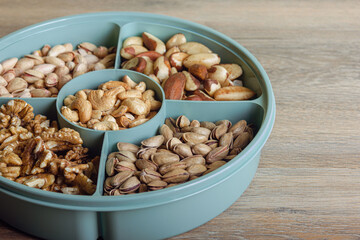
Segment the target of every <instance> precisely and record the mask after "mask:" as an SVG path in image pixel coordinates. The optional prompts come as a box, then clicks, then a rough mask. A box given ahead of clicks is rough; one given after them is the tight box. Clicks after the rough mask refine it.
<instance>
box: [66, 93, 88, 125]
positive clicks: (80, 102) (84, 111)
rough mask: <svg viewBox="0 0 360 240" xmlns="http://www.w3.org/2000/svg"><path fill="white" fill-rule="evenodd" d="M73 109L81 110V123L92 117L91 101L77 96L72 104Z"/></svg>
mask: <svg viewBox="0 0 360 240" xmlns="http://www.w3.org/2000/svg"><path fill="white" fill-rule="evenodd" d="M71 109H76V110H78V111H79V119H80V122H81V123H84V124H85V123H86V122H87V121H89V120H90V119H91V115H92V106H91V102H90V101H88V100H85V99H83V98H76V99H75V100H74V101H73V102H72V104H71Z"/></svg>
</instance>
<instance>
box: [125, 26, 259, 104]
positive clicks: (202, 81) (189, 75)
mask: <svg viewBox="0 0 360 240" xmlns="http://www.w3.org/2000/svg"><path fill="white" fill-rule="evenodd" d="M120 55H121V57H122V58H123V60H124V61H123V62H122V64H121V67H122V68H123V69H129V70H134V71H137V72H141V73H144V74H146V75H148V76H150V77H151V78H152V79H154V80H155V81H156V82H158V83H159V84H161V85H162V87H163V89H164V92H165V97H166V99H174V100H193V101H215V100H216V101H237V100H248V99H251V98H253V97H255V95H256V93H255V92H254V91H252V90H251V89H249V88H246V87H243V84H242V81H241V80H239V79H238V78H239V77H240V76H241V75H242V73H243V70H242V68H241V66H240V65H238V64H235V63H220V62H221V59H220V57H219V55H218V54H216V53H213V52H212V51H211V50H210V49H209V48H208V47H207V46H205V45H204V44H202V43H199V42H188V41H187V39H186V37H185V35H184V34H182V33H178V34H175V35H173V36H172V37H171V38H170V39H168V40H167V42H166V43H165V42H163V41H162V40H160V39H159V38H157V37H156V36H154V35H152V34H150V33H148V32H143V33H142V36H141V37H139V36H132V37H129V38H127V39H125V40H124V42H123V43H122V48H121V50H120Z"/></svg>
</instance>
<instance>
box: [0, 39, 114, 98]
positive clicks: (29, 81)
mask: <svg viewBox="0 0 360 240" xmlns="http://www.w3.org/2000/svg"><path fill="white" fill-rule="evenodd" d="M115 55H116V47H110V48H107V47H104V46H99V47H97V46H95V45H94V44H92V43H89V42H83V43H80V44H79V45H78V46H77V49H75V50H74V48H73V45H72V44H71V43H66V44H63V45H56V46H53V47H50V46H49V45H45V46H44V47H43V48H42V49H41V50H36V51H34V52H33V53H32V54H29V55H25V56H24V57H23V58H20V59H18V58H15V57H14V58H9V59H6V60H4V61H3V62H1V63H0V97H20V98H29V97H56V96H57V94H58V92H59V90H60V89H61V88H62V86H64V85H65V84H66V83H67V82H69V81H70V80H71V79H73V78H75V77H77V76H79V75H81V74H84V73H86V72H89V71H94V70H101V69H105V68H113V67H114V63H115Z"/></svg>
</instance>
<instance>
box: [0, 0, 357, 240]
mask: <svg viewBox="0 0 360 240" xmlns="http://www.w3.org/2000/svg"><path fill="white" fill-rule="evenodd" d="M95 11H143V12H151V13H159V14H164V15H169V16H174V17H179V18H183V19H186V20H190V21H193V22H197V23H200V24H203V25H206V26H208V27H211V28H213V29H215V30H218V31H220V32H222V33H224V34H226V35H228V36H229V37H231V38H233V39H235V40H236V41H238V42H239V43H240V44H242V45H243V46H244V47H246V48H247V49H248V50H249V51H250V52H252V53H253V54H254V55H255V56H256V57H257V59H258V60H259V61H260V62H261V64H262V65H263V67H264V68H265V70H266V71H267V73H268V75H269V77H270V80H271V82H272V86H273V90H274V93H275V98H276V102H277V115H276V122H275V126H274V129H273V132H272V134H271V136H270V138H269V140H268V142H267V143H266V145H265V147H264V148H263V151H262V157H261V162H260V166H259V169H258V171H257V173H256V175H255V178H254V180H253V182H252V183H251V185H250V187H249V188H248V189H247V190H246V191H245V193H244V194H243V195H242V196H241V197H240V198H239V199H238V200H237V201H236V203H234V204H233V205H232V206H231V207H230V208H229V209H227V210H226V211H225V212H224V213H222V214H221V215H219V216H218V217H216V218H215V219H213V220H211V221H210V222H208V223H206V224H204V225H202V226H200V227H199V228H196V229H194V230H192V231H189V232H187V233H184V234H182V235H179V236H176V237H174V238H173V239H360V3H359V1H357V0H354V1H351V0H349V1H286V0H277V1H237V0H230V1H227V0H223V1H216V0H210V1H209V0H201V1H184V0H181V1H180V0H176V1H165V0H156V1H149V0H137V1H130V0H128V1H115V0H106V1H93V0H86V1H85V0H80V1H64V0H63V1H21V0H0V37H2V36H5V35H7V34H9V33H11V32H13V31H15V30H18V29H21V28H23V27H25V26H28V25H31V24H34V23H38V22H40V21H44V20H48V19H52V18H55V17H61V16H65V15H71V14H79V13H86V12H95ZM0 201H1V200H0ZM0 239H21V240H25V239H26V240H27V239H36V238H34V237H32V236H29V235H27V234H25V233H22V232H20V231H18V230H16V229H14V228H12V227H10V226H8V225H7V224H6V223H4V222H0Z"/></svg>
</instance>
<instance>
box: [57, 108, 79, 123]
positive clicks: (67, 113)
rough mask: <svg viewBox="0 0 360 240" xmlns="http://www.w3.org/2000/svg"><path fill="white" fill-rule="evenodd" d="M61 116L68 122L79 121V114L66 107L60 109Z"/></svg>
mask: <svg viewBox="0 0 360 240" xmlns="http://www.w3.org/2000/svg"><path fill="white" fill-rule="evenodd" d="M61 114H62V115H64V117H65V118H66V119H67V120H69V121H70V122H77V121H79V113H78V112H77V111H76V110H71V109H70V108H68V107H66V106H62V107H61Z"/></svg>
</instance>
